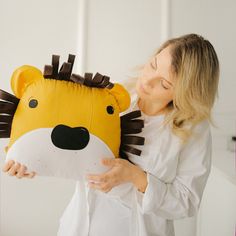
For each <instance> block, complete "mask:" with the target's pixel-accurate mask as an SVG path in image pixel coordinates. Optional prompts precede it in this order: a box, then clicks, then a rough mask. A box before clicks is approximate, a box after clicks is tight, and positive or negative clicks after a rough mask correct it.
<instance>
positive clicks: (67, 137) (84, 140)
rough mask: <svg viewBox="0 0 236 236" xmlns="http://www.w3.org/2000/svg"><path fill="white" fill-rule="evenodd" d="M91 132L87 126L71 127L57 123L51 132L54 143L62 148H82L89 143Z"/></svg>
mask: <svg viewBox="0 0 236 236" xmlns="http://www.w3.org/2000/svg"><path fill="white" fill-rule="evenodd" d="M89 138H90V136H89V132H88V130H87V129H86V128H85V127H75V128H71V127H69V126H66V125H61V124H60V125H57V126H56V127H54V129H53V130H52V133H51V140H52V143H53V144H54V145H55V146H56V147H58V148H61V149H69V150H81V149H83V148H85V147H86V146H87V145H88V143H89Z"/></svg>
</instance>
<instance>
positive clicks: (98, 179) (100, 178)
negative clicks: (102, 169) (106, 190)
mask: <svg viewBox="0 0 236 236" xmlns="http://www.w3.org/2000/svg"><path fill="white" fill-rule="evenodd" d="M87 179H88V180H89V181H92V182H106V181H107V180H108V176H107V175H105V174H102V175H87Z"/></svg>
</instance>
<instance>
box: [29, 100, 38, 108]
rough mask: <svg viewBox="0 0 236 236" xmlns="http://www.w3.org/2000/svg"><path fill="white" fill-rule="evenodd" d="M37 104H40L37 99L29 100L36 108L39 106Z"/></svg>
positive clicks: (32, 106) (30, 105)
mask: <svg viewBox="0 0 236 236" xmlns="http://www.w3.org/2000/svg"><path fill="white" fill-rule="evenodd" d="M37 106H38V101H37V100H36V99H31V100H30V101H29V107H31V108H35V107H37Z"/></svg>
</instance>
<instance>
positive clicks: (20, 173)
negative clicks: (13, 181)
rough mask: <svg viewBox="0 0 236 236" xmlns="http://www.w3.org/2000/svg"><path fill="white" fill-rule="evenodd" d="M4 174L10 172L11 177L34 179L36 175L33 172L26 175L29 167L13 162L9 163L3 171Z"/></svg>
mask: <svg viewBox="0 0 236 236" xmlns="http://www.w3.org/2000/svg"><path fill="white" fill-rule="evenodd" d="M2 170H3V171H4V172H8V174H9V175H11V176H16V177H17V178H19V179H20V178H22V177H26V178H33V177H34V176H35V175H36V173H35V172H31V173H26V171H27V167H26V166H25V165H21V164H20V163H17V162H14V161H13V160H10V161H8V162H7V163H6V164H5V165H4V167H3V169H2Z"/></svg>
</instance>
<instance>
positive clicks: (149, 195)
mask: <svg viewBox="0 0 236 236" xmlns="http://www.w3.org/2000/svg"><path fill="white" fill-rule="evenodd" d="M199 133H200V135H199V137H198V138H197V139H196V138H194V137H191V138H190V139H189V141H188V142H187V144H186V145H185V147H184V148H183V149H182V151H181V153H180V156H179V163H178V168H177V173H176V177H175V179H174V181H173V182H172V183H165V182H163V181H162V180H161V179H159V178H157V177H156V176H154V175H152V174H150V173H147V187H146V190H145V192H144V193H142V192H140V191H138V190H137V191H136V196H137V200H138V205H139V209H140V210H141V211H142V212H143V213H147V214H149V213H154V214H156V215H159V216H161V217H163V218H166V219H180V218H184V217H191V216H193V215H195V214H196V213H197V211H198V208H199V205H200V202H201V198H202V194H203V191H204V188H205V185H206V182H207V179H208V176H209V173H210V169H211V148H212V143H211V133H210V127H209V125H208V124H207V123H204V125H203V126H201V129H200V132H199Z"/></svg>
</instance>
